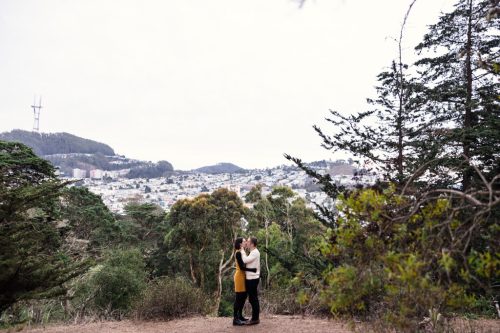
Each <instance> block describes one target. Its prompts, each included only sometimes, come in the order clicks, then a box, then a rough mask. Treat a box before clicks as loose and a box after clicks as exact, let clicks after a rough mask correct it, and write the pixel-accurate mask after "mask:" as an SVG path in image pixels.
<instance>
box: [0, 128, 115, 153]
mask: <svg viewBox="0 0 500 333" xmlns="http://www.w3.org/2000/svg"><path fill="white" fill-rule="evenodd" d="M0 140H5V141H11V142H21V143H23V144H25V145H26V146H28V147H30V148H31V149H33V151H34V152H35V154H37V155H52V154H72V153H80V154H97V153H100V154H103V155H114V154H115V152H114V151H113V149H112V148H111V147H110V146H108V145H105V144H103V143H100V142H96V141H93V140H88V139H84V138H80V137H77V136H75V135H72V134H69V133H36V132H29V131H23V130H13V131H11V132H5V133H1V134H0Z"/></svg>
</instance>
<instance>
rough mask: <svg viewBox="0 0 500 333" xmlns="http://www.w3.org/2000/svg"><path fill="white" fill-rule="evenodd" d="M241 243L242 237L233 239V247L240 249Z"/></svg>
mask: <svg viewBox="0 0 500 333" xmlns="http://www.w3.org/2000/svg"><path fill="white" fill-rule="evenodd" d="M241 243H243V237H238V238H236V239H235V240H234V249H235V250H239V249H241Z"/></svg>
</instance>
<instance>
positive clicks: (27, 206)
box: [0, 141, 88, 312]
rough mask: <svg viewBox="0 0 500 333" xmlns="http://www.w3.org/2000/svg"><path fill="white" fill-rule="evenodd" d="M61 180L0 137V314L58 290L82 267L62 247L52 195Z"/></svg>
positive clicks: (26, 151)
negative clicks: (24, 301) (11, 307)
mask: <svg viewBox="0 0 500 333" xmlns="http://www.w3.org/2000/svg"><path fill="white" fill-rule="evenodd" d="M67 184H68V183H67V182H62V181H60V180H59V179H57V177H56V176H55V169H54V167H53V166H52V165H51V164H50V163H49V162H47V161H45V160H43V159H41V158H39V157H37V156H36V155H35V154H34V153H33V151H32V150H31V149H30V148H28V147H26V146H25V145H23V144H20V143H16V142H4V141H0V312H3V311H4V310H5V309H7V308H8V307H9V306H10V305H12V304H14V303H15V302H16V301H18V300H21V299H33V298H44V297H50V296H55V295H60V294H64V293H65V289H64V283H65V282H67V281H69V280H71V279H72V278H73V277H75V276H78V275H80V274H81V273H82V272H83V271H84V270H85V269H86V268H87V266H88V265H87V262H85V261H81V262H72V261H71V260H70V259H69V256H68V254H67V253H65V252H64V251H63V250H62V240H61V238H60V236H59V231H58V228H57V220H58V218H59V215H58V198H59V196H61V194H62V189H63V188H64V187H65V186H66V185H67Z"/></svg>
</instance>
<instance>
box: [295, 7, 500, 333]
mask: <svg viewBox="0 0 500 333" xmlns="http://www.w3.org/2000/svg"><path fill="white" fill-rule="evenodd" d="M414 3H415V2H414V1H413V2H412V6H413V4H414ZM410 10H411V6H410V9H409V11H408V13H407V14H406V16H405V19H404V23H403V26H402V28H401V33H400V38H399V40H398V44H399V54H397V56H396V59H395V60H394V61H393V62H392V64H391V65H390V66H389V67H388V69H387V70H386V71H383V72H382V73H380V74H379V75H378V87H377V89H376V92H377V95H376V97H375V98H371V99H368V102H369V105H370V107H369V109H368V110H366V111H363V112H359V113H355V114H352V115H345V113H342V112H339V111H331V114H330V115H329V118H328V119H327V121H328V122H329V123H330V124H331V125H333V126H332V127H333V128H332V129H331V130H328V131H327V130H324V129H322V128H319V127H317V126H315V127H314V129H315V130H316V132H317V133H318V134H319V136H320V137H321V139H322V146H323V147H325V148H326V149H328V150H330V151H343V152H347V153H349V154H352V155H354V156H356V158H359V159H361V160H362V161H364V162H365V165H367V166H370V165H371V166H372V167H373V169H376V170H378V172H379V173H381V179H380V181H379V182H378V183H377V184H376V185H374V186H372V187H370V188H364V189H363V188H359V189H355V190H349V189H346V188H343V187H341V186H336V185H335V184H334V183H332V179H331V178H330V176H329V175H321V174H318V173H316V172H315V171H314V170H313V169H311V168H309V167H308V166H307V165H306V164H305V163H303V162H302V161H301V160H300V159H299V158H295V157H292V156H289V155H286V157H287V158H288V159H289V160H292V161H294V162H295V163H296V164H297V165H298V166H299V167H300V168H302V169H303V170H304V171H305V172H307V173H308V174H309V175H310V176H312V177H313V178H315V179H316V182H317V183H318V184H319V185H320V186H321V188H322V190H323V191H324V192H325V193H326V194H327V195H328V196H329V197H330V198H332V200H334V201H335V202H337V205H336V208H335V209H334V210H332V209H331V208H329V207H323V206H318V207H317V209H318V211H319V212H320V214H319V215H318V218H319V219H320V220H321V221H322V223H323V224H324V225H325V226H326V227H328V231H327V233H326V235H324V236H325V237H324V239H323V241H322V246H321V253H322V257H323V259H325V261H324V263H325V264H326V265H327V266H328V267H327V268H326V269H324V270H323V271H322V277H321V278H320V279H318V281H319V282H321V283H322V285H323V286H322V287H321V290H322V292H321V294H322V297H323V300H324V301H325V302H326V304H328V307H329V308H330V310H331V312H332V313H334V314H336V315H347V316H349V317H352V316H366V317H368V318H378V319H381V320H382V322H383V323H386V324H390V325H395V326H396V327H397V328H398V330H400V331H412V332H414V331H418V330H419V329H422V330H427V331H433V332H434V331H444V330H445V325H446V323H445V320H443V318H444V317H449V316H453V315H457V314H464V313H468V314H471V313H472V314H483V315H485V314H490V315H495V308H494V303H495V301H497V300H498V297H499V293H500V285H499V281H500V237H499V223H498V222H499V221H500V100H499V96H498V92H499V91H500V83H499V82H500V81H499V74H500V64H499V63H498V54H499V52H500V38H499V37H498V36H499V35H498V33H499V31H500V20H499V18H498V13H500V8H499V7H498V1H485V0H459V1H457V2H456V4H455V6H454V8H453V10H452V11H451V12H450V13H445V14H442V16H441V17H440V18H439V20H438V22H437V23H436V24H434V25H431V26H430V27H429V31H428V33H427V34H426V35H425V36H424V38H423V41H422V42H421V43H420V44H419V45H417V46H416V48H415V52H416V53H417V55H418V56H419V57H420V58H419V59H418V60H417V61H416V62H415V63H413V64H407V63H405V62H404V54H403V53H402V50H403V48H402V47H401V46H402V41H403V37H404V25H405V22H406V20H407V18H408V16H409V15H410ZM312 295H314V293H313V294H312ZM424 316H427V317H428V319H426V320H425V321H422V325H424V326H425V327H419V326H418V323H419V322H420V321H421V319H423V318H424ZM438 318H441V319H439V320H438Z"/></svg>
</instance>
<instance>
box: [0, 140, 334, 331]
mask: <svg viewBox="0 0 500 333" xmlns="http://www.w3.org/2000/svg"><path fill="white" fill-rule="evenodd" d="M0 181H1V185H2V189H3V190H2V191H1V192H0V240H1V242H0V268H1V269H0V295H1V296H0V312H1V314H0V321H1V323H3V325H8V324H13V323H19V322H26V321H29V322H31V323H42V322H47V321H57V320H59V321H60V320H63V321H64V320H70V319H71V320H78V318H123V317H124V316H138V317H140V318H145V319H148V318H164V319H168V318H171V317H174V316H179V315H186V314H189V313H201V314H206V313H210V314H215V315H231V314H232V302H233V297H234V295H233V287H232V273H233V269H234V257H233V245H232V244H233V240H234V238H235V237H236V236H239V235H250V234H252V235H256V236H257V237H258V238H259V239H260V242H261V247H262V249H263V254H264V253H265V255H264V256H263V268H262V272H263V279H264V281H265V283H264V290H265V294H266V295H267V296H266V297H265V298H264V299H265V301H264V303H263V306H264V308H266V309H268V310H269V311H274V312H296V311H299V309H301V307H300V304H298V303H296V301H295V298H296V296H297V294H298V291H299V289H298V285H296V284H295V282H294V281H295V280H294V279H295V274H296V273H298V272H299V271H301V270H302V269H303V268H305V267H308V266H307V265H309V264H310V263H311V262H314V259H312V258H313V257H314V256H317V255H319V251H318V249H317V248H315V246H316V241H317V239H319V238H318V237H320V235H321V234H323V233H324V231H325V229H324V227H322V225H321V224H320V223H319V222H318V221H317V220H316V219H315V217H314V214H313V211H312V210H311V209H309V208H307V207H306V204H305V201H304V200H303V199H301V198H299V197H298V196H297V195H296V194H295V193H294V192H292V191H291V190H290V189H289V188H286V187H276V188H274V189H273V191H272V192H271V193H270V194H269V195H267V196H263V195H262V193H261V187H260V186H258V187H256V188H254V189H253V190H252V191H251V192H250V193H249V195H248V196H247V197H246V199H245V200H246V201H247V203H249V204H251V205H253V208H248V207H247V206H246V205H245V204H244V202H243V201H242V199H240V198H239V197H238V196H237V195H236V193H234V192H231V191H228V190H226V189H219V190H216V191H214V192H213V193H211V194H200V195H199V196H198V197H196V198H193V199H185V200H180V201H178V202H177V203H176V204H174V206H173V207H172V209H171V211H170V212H169V213H168V214H167V213H165V211H163V210H162V209H161V208H160V207H159V206H156V205H153V204H140V203H129V204H128V205H127V206H126V207H125V215H114V214H112V213H111V212H110V211H109V210H108V209H107V207H106V206H105V205H104V204H103V202H102V200H101V198H100V197H99V196H96V195H95V194H92V193H91V192H89V191H88V190H87V189H86V188H82V187H75V186H70V185H71V184H70V182H63V181H61V180H60V179H59V178H57V177H56V175H55V169H54V167H53V166H52V165H51V164H50V163H49V162H47V161H45V160H43V159H40V158H38V157H37V156H36V155H35V154H34V153H33V151H32V150H31V149H30V148H29V147H26V146H24V145H22V144H20V143H10V142H4V141H0ZM267 251H269V252H267ZM273 253H275V254H278V255H279V258H278V257H275V256H274V255H273ZM304 258H306V259H307V261H304ZM309 261H310V262H309ZM283 294H286V295H287V297H286V298H285V299H283V297H282V295H283ZM28 309H29V311H28ZM318 309H319V308H318ZM323 310H324V309H323Z"/></svg>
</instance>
